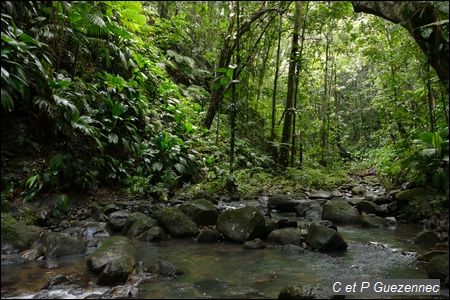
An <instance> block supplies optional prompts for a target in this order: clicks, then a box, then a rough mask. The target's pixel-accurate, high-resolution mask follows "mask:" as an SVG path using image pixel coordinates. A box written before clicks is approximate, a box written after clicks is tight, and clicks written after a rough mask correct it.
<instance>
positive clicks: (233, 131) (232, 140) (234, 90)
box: [230, 1, 241, 174]
mask: <svg viewBox="0 0 450 300" xmlns="http://www.w3.org/2000/svg"><path fill="white" fill-rule="evenodd" d="M239 15H240V9H239V1H236V6H235V16H236V25H237V28H239ZM239 38H240V37H237V38H236V41H235V44H236V54H235V63H236V68H235V69H234V70H233V80H232V82H231V96H232V103H231V111H230V130H231V137H230V174H232V173H233V165H234V145H235V141H236V113H237V110H236V106H237V101H238V91H237V84H238V74H237V70H238V69H237V67H238V66H239V65H240V64H241V57H240V49H239V48H240V47H239V46H240V45H239Z"/></svg>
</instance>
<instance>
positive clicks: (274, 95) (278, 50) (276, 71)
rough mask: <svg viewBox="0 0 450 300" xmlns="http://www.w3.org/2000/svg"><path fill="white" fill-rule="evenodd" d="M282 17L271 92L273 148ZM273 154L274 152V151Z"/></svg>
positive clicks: (271, 135) (280, 25)
mask: <svg viewBox="0 0 450 300" xmlns="http://www.w3.org/2000/svg"><path fill="white" fill-rule="evenodd" d="M282 22H283V16H282V15H281V14H280V18H279V23H278V45H277V58H276V62H275V78H274V80H273V92H272V127H271V130H270V141H271V142H272V147H274V145H273V142H274V141H275V123H276V113H277V88H278V73H279V70H280V52H281V29H282V24H283V23H282ZM274 152H275V151H274Z"/></svg>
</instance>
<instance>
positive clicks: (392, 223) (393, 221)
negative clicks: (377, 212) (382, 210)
mask: <svg viewBox="0 0 450 300" xmlns="http://www.w3.org/2000/svg"><path fill="white" fill-rule="evenodd" d="M384 220H385V221H386V224H387V225H389V226H396V225H397V219H396V218H395V217H386V218H384Z"/></svg>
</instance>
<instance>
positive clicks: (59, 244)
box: [43, 232, 85, 258]
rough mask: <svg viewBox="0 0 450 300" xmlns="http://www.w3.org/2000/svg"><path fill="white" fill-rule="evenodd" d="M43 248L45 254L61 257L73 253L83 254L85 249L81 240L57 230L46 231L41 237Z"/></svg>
mask: <svg viewBox="0 0 450 300" xmlns="http://www.w3.org/2000/svg"><path fill="white" fill-rule="evenodd" d="M43 250H44V253H45V256H46V257H47V258H49V257H61V256H66V255H73V254H83V253H84V251H85V247H84V243H83V240H82V239H81V238H79V237H77V236H71V235H68V234H64V233H58V232H47V233H46V234H45V235H44V237H43Z"/></svg>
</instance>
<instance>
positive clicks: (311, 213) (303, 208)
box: [295, 200, 322, 221]
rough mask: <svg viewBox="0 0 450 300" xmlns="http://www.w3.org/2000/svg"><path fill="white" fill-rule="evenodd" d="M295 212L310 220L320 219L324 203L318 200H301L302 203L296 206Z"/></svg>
mask: <svg viewBox="0 0 450 300" xmlns="http://www.w3.org/2000/svg"><path fill="white" fill-rule="evenodd" d="M295 214H296V215H297V216H298V217H304V218H306V219H309V220H314V221H316V220H320V218H321V216H322V205H321V203H320V202H319V201H316V200H300V203H299V204H298V205H297V206H296V207H295Z"/></svg>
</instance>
